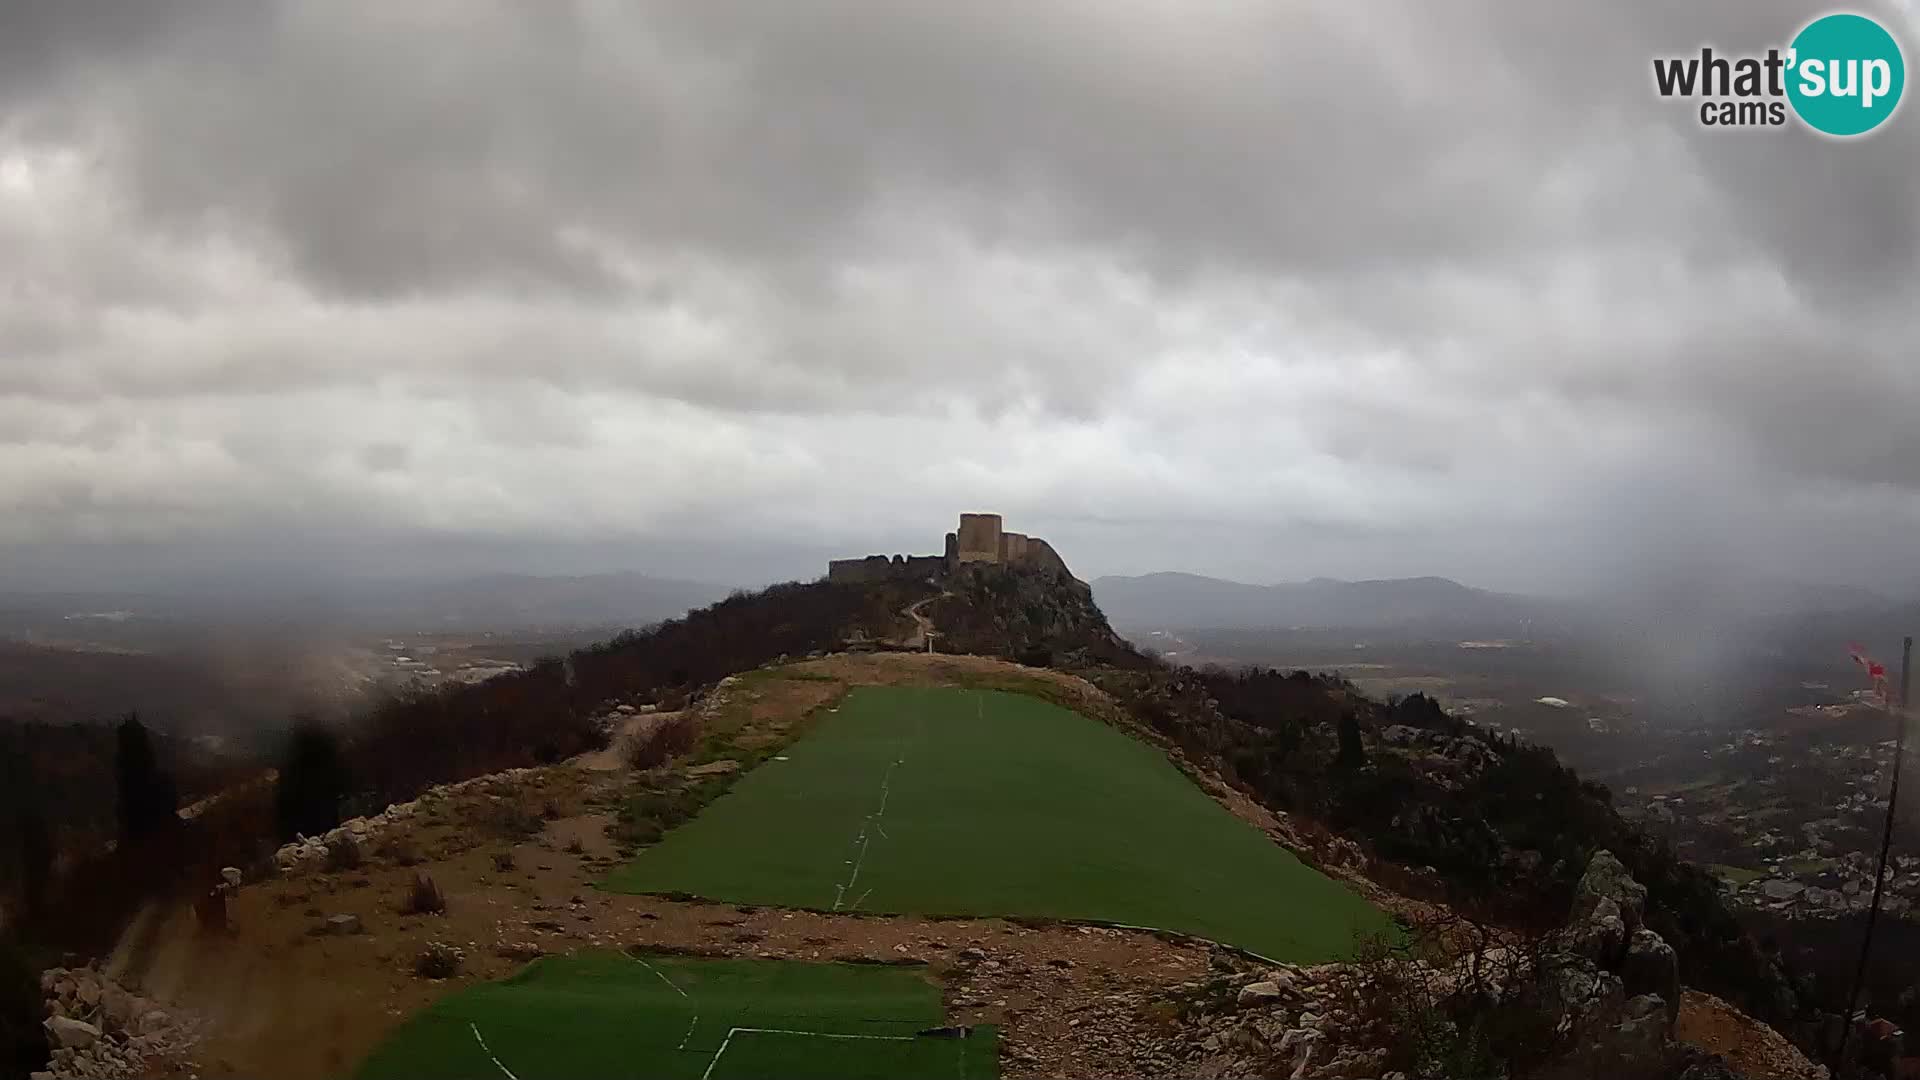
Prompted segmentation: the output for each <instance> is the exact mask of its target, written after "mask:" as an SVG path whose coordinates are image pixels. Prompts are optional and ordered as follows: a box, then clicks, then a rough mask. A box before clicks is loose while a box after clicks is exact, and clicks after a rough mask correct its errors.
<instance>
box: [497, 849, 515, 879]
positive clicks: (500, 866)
mask: <svg viewBox="0 0 1920 1080" xmlns="http://www.w3.org/2000/svg"><path fill="white" fill-rule="evenodd" d="M493 868H494V869H495V870H497V871H499V872H500V873H502V874H504V873H507V872H509V871H511V870H512V869H513V852H511V851H496V852H494V853H493Z"/></svg>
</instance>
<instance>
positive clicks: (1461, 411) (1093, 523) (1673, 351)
mask: <svg viewBox="0 0 1920 1080" xmlns="http://www.w3.org/2000/svg"><path fill="white" fill-rule="evenodd" d="M1863 10H1867V11H1868V12H1869V13H1870V14H1875V15H1876V16H1879V17H1882V18H1883V19H1886V20H1893V21H1895V22H1896V23H1897V24H1899V25H1906V26H1909V27H1911V26H1912V25H1913V23H1912V22H1911V15H1910V14H1909V13H1908V12H1906V11H1905V10H1904V9H1899V8H1888V7H1885V6H1883V5H1868V6H1867V8H1865V9H1863ZM1013 12H1014V8H1013V7H1012V6H999V5H991V4H990V5H986V6H984V7H983V6H980V5H966V6H963V7H953V6H941V7H934V6H926V5H913V6H902V5H891V4H853V3H848V4H841V5H834V6H832V7H831V9H830V11H829V12H828V13H826V14H824V15H823V14H822V12H821V10H820V9H818V8H815V9H814V10H812V11H811V12H810V13H809V15H808V16H807V17H804V18H802V17H800V16H799V14H798V13H797V12H796V13H789V12H788V11H787V9H785V8H783V7H778V6H769V5H724V4H723V5H622V4H606V5H597V4H587V5H579V6H573V7H565V8H561V7H556V6H551V5H532V6H529V5H515V4H498V5H479V4H461V5H433V4H428V5H405V6H404V7H401V8H396V7H394V6H393V5H390V4H372V3H366V4H357V3H348V4H338V5H327V6H325V7H324V8H321V7H315V6H307V5H286V4H273V3H169V4H143V3H109V4H85V5H76V4H67V3H59V2H54V0H26V2H24V3H13V4H9V5H7V7H6V9H5V12H4V14H3V15H0V20H4V21H3V23H0V282H4V283H5V285H6V287H5V288H0V511H4V512H3V513H0V545H4V547H0V551H3V552H4V557H0V589H6V590H13V591H35V590H48V589H95V588H114V589H129V588H138V589H153V588H177V589H183V590H187V591H204V590H206V589H208V588H213V587H228V588H240V589H246V588H250V587H253V586H254V585H257V584H259V583H263V582H277V583H286V582H296V583H308V582H324V581H326V580H327V579H328V578H330V577H332V576H334V575H338V574H342V573H345V574H351V575H357V576H365V577H372V578H375V579H383V580H393V579H405V580H418V579H426V578H435V577H439V578H445V577H458V576H461V575H466V574H482V573H493V572H502V571H507V572H521V573H543V574H569V573H582V572H593V571H607V570H639V571H642V572H646V573H650V574H657V575H660V576H664V577H672V578H682V579H692V580H696V581H703V582H712V583H715V584H716V585H718V586H723V587H724V586H733V585H751V584H757V583H761V582H766V581H770V580H777V579H782V578H811V577H813V576H816V575H817V574H819V573H820V571H821V566H822V562H821V560H823V559H824V558H826V557H829V556H836V555H846V554H864V553H866V552H868V551H887V552H892V551H905V552H910V553H911V552H937V550H938V543H939V538H940V532H941V531H942V530H943V529H944V528H946V527H949V526H947V524H946V523H947V522H948V520H949V517H950V515H951V513H952V511H953V510H954V509H955V508H956V507H962V508H980V509H992V510H997V511H1001V512H1004V513H1005V514H1007V515H1008V517H1009V520H1010V521H1012V520H1017V521H1019V522H1020V523H1021V524H1022V526H1023V527H1025V528H1027V529H1028V530H1030V531H1031V532H1033V533H1034V534H1036V535H1044V536H1047V537H1048V538H1050V539H1051V540H1052V542H1053V543H1054V544H1055V545H1056V546H1057V547H1058V548H1059V549H1060V550H1061V551H1062V552H1064V553H1065V554H1066V556H1067V558H1068V559H1069V561H1070V562H1071V563H1072V565H1073V567H1074V569H1075V571H1076V572H1077V573H1079V574H1080V575H1081V576H1083V577H1086V578H1088V579H1092V578H1093V577H1095V576H1098V575H1101V574H1109V573H1112V574H1139V573H1145V572H1150V571H1161V570H1181V571H1189V572H1194V573H1200V574H1208V575H1214V576H1219V577H1226V578H1233V579H1237V580H1243V581H1252V582H1261V583H1264V582H1277V581H1294V580H1304V579H1307V578H1311V577H1315V576H1321V575H1326V576H1332V577H1342V578H1383V577H1397V576H1417V575H1428V574H1433V575H1445V576H1448V577H1452V578H1455V579H1458V580H1460V581H1463V582H1466V583H1468V584H1470V585H1474V586H1478V587H1483V588H1489V589H1497V590H1513V591H1523V592H1546V593H1582V592H1587V591H1591V590H1597V589H1606V588H1610V587H1612V586H1613V585H1614V584H1615V583H1619V582H1638V583H1646V582H1653V583H1656V584H1657V583H1660V582H1667V581H1673V580H1684V581H1695V580H1700V579H1703V578H1713V577H1717V576H1720V575H1727V576H1731V577H1735V578H1745V577H1752V578H1755V579H1762V580H1769V581H1786V582H1809V583H1815V584H1829V583H1837V584H1849V585H1856V586H1867V587H1870V588H1872V589H1874V590H1876V591H1879V592H1887V593H1892V594H1896V595H1902V594H1905V593H1907V592H1909V591H1910V590H1911V589H1912V587H1913V586H1914V585H1915V584H1916V582H1915V578H1916V571H1915V563H1914V560H1913V558H1912V556H1911V551H1912V543H1911V537H1912V536H1913V535H1914V526H1915V525H1916V523H1917V522H1920V487H1917V486H1916V485H1917V484H1920V481H1917V480H1916V477H1920V435H1916V434H1915V432H1916V431H1917V430H1920V429H1917V428H1916V427H1915V425H1914V424H1913V423H1912V417H1913V416H1914V415H1915V414H1916V411H1920V367H1916V365H1915V364H1914V357H1913V342H1914V340H1915V337H1916V334H1915V331H1916V329H1920V326H1917V325H1916V324H1917V323H1920V314H1917V312H1920V307H1916V305H1915V304H1914V303H1913V280H1914V278H1913V273H1914V270H1915V261H1916V249H1917V246H1920V170H1916V168H1915V166H1916V164H1920V153H1917V152H1916V151H1917V150H1920V127H1916V126H1915V125H1914V124H1912V123H1896V124H1892V125H1889V126H1888V127H1887V129H1886V130H1884V131H1882V132H1879V133H1877V134H1876V135H1875V136H1874V137H1872V138H1870V139H1866V140H1855V141H1854V142H1851V143H1841V142H1834V141H1826V140H1822V139H1820V138H1818V137H1816V136H1813V135H1811V134H1809V133H1807V132H1805V131H1801V130H1797V129H1788V130H1782V131H1773V132H1765V133H1737V134H1730V135H1716V134H1713V133H1708V132H1704V131H1703V130H1702V129H1701V128H1700V127H1699V126H1698V122H1697V120H1696V118H1695V117H1694V115H1693V114H1692V112H1691V111H1690V110H1689V109H1688V108H1687V107H1686V106H1684V105H1681V104H1677V103H1674V102H1670V101H1662V100H1660V99H1659V98H1657V97H1656V96H1655V94H1654V93H1653V90H1652V87H1651V85H1650V80H1649V75H1648V61H1649V58H1650V57H1651V56H1654V55H1656V54H1669V53H1684V52H1686V51H1687V50H1689V49H1695V48H1697V47H1698V46H1699V45H1700V44H1701V43H1702V42H1712V43H1714V44H1715V45H1716V46H1718V47H1721V48H1724V49H1764V48H1765V47H1766V46H1768V45H1772V44H1778V43H1780V42H1782V41H1784V40H1785V39H1786V38H1787V37H1788V36H1789V35H1791V33H1792V32H1793V31H1794V29H1795V28H1796V27H1797V26H1798V25H1799V24H1800V23H1802V22H1803V21H1804V20H1805V18H1806V17H1807V16H1808V14H1809V10H1808V9H1806V8H1805V7H1804V6H1802V5H1797V4H1787V3H1750V2H1745V0H1740V2H1735V0H1724V2H1717V3H1697V4H1687V5H1684V6H1679V7H1676V6H1673V5H1667V4H1658V3H1650V2H1649V3H1633V4H1604V5H1586V6H1582V7H1579V8H1571V9H1568V10H1564V11H1561V10H1556V11H1553V12H1551V13H1549V12H1547V11H1545V10H1543V9H1532V8H1529V9H1525V10H1521V9H1517V8H1515V7H1514V6H1512V5H1507V4H1469V5H1447V6H1445V7H1443V8H1436V7H1432V6H1428V5H1412V4H1400V5H1389V6H1384V7H1382V6H1364V7H1360V8H1347V9H1338V10H1334V9H1323V10H1306V9H1298V8H1293V7H1288V8H1284V9H1283V8H1278V7H1275V8H1260V7H1257V6H1256V7H1252V8H1248V9H1240V10H1234V11H1227V10H1204V11H1195V10H1193V9H1192V7H1191V6H1190V5H1184V4H1175V3H1160V4H1145V5H1127V6H1126V7H1125V9H1124V11H1122V10H1121V9H1116V8H1113V7H1111V6H1110V5H1103V4H1094V3H1073V4H1064V5H1054V6H1052V7H1050V8H1049V9H1048V10H1047V11H1045V12H1044V13H1041V12H1035V11H1033V10H1031V9H1030V8H1026V7H1024V6H1023V7H1021V8H1020V9H1019V13H1020V15H1021V16H1022V17H1021V18H1018V19H1014V18H1009V17H1007V16H1010V15H1011V14H1013ZM1901 20H1906V21H1904V22H1901Z"/></svg>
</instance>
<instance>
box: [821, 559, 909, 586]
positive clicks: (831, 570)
mask: <svg viewBox="0 0 1920 1080" xmlns="http://www.w3.org/2000/svg"><path fill="white" fill-rule="evenodd" d="M892 574H893V563H892V561H891V560H889V559H888V558H887V557H886V556H885V555H869V556H867V557H866V558H864V559H834V560H831V561H830V562H828V563H827V580H828V581H831V582H834V583H835V584H840V585H851V584H855V583H863V582H869V581H885V580H887V578H889V577H891V576H892Z"/></svg>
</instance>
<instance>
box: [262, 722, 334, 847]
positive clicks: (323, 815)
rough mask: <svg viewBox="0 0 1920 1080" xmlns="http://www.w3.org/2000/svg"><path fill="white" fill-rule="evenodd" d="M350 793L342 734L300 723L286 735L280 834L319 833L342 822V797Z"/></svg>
mask: <svg viewBox="0 0 1920 1080" xmlns="http://www.w3.org/2000/svg"><path fill="white" fill-rule="evenodd" d="M346 793H347V766H346V760H345V758H343V757H342V756H341V753H340V738H339V736H337V735H335V734H334V733H333V732H332V731H331V730H329V729H328V728H325V727H322V726H320V725H319V724H315V723H305V724H301V725H300V726H299V727H296V728H294V729H293V733H292V735H290V736H289V737H288V739H287V753H286V758H285V760H284V761H283V762H282V764H281V766H280V783H279V786H278V787H277V788H276V789H275V791H274V812H275V817H276V819H277V821H278V824H279V826H280V838H281V839H283V840H290V839H292V838H293V834H295V833H305V834H306V835H308V836H317V835H319V834H321V833H324V832H326V831H327V830H329V829H332V828H335V827H336V826H338V825H339V824H340V800H341V798H342V797H344V796H345V795H346Z"/></svg>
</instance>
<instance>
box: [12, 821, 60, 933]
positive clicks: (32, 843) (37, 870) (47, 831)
mask: <svg viewBox="0 0 1920 1080" xmlns="http://www.w3.org/2000/svg"><path fill="white" fill-rule="evenodd" d="M18 825H19V830H20V831H19V834H18V842H19V845H20V847H19V850H20V899H21V901H22V903H23V905H24V906H25V909H26V913H27V915H28V917H29V918H38V917H39V916H41V915H42V914H45V912H46V909H47V886H48V884H49V883H50V882H51V881H52V880H53V830H52V829H51V828H49V827H48V825H47V815H46V814H45V813H44V812H43V811H42V810H41V809H40V807H39V806H38V805H35V804H32V803H29V804H28V805H26V806H24V807H22V808H21V810H20V815H19V819H18Z"/></svg>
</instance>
